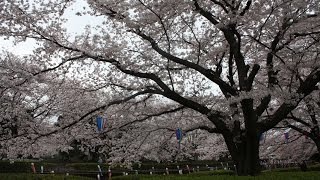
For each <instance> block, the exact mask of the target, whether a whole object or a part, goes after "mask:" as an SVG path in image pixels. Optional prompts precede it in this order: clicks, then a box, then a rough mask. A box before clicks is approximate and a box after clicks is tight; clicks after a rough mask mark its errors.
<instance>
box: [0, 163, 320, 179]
mask: <svg viewBox="0 0 320 180" xmlns="http://www.w3.org/2000/svg"><path fill="white" fill-rule="evenodd" d="M0 179H1V180H2V179H3V180H94V179H97V178H95V177H83V176H74V175H70V176H66V175H64V174H32V173H0ZM106 179H108V178H106V177H105V176H104V177H102V178H101V180H106ZM286 179H288V180H320V165H317V166H313V167H311V168H309V169H308V171H306V172H302V171H300V170H299V169H297V168H282V169H275V170H272V171H263V172H262V173H261V174H260V175H259V176H236V175H234V174H233V173H232V172H230V171H224V170H214V171H203V172H195V173H191V174H184V175H160V174H157V175H145V174H144V175H141V174H139V175H128V176H115V177H112V180H286Z"/></svg>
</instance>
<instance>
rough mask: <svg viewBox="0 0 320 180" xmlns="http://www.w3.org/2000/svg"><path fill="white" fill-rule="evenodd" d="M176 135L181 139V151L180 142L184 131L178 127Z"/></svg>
mask: <svg viewBox="0 0 320 180" xmlns="http://www.w3.org/2000/svg"><path fill="white" fill-rule="evenodd" d="M176 137H177V140H178V141H179V144H178V149H179V151H180V144H181V139H182V131H181V129H180V128H178V129H176Z"/></svg>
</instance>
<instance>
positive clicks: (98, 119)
mask: <svg viewBox="0 0 320 180" xmlns="http://www.w3.org/2000/svg"><path fill="white" fill-rule="evenodd" d="M103 124H104V123H103V119H102V117H99V116H98V117H97V127H98V131H102V130H103Z"/></svg>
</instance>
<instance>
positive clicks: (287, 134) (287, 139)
mask: <svg viewBox="0 0 320 180" xmlns="http://www.w3.org/2000/svg"><path fill="white" fill-rule="evenodd" d="M284 139H285V141H286V143H288V141H289V132H285V133H284Z"/></svg>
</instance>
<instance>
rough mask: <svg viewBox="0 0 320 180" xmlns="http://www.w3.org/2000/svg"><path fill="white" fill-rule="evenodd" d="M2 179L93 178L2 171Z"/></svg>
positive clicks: (57, 179)
mask: <svg viewBox="0 0 320 180" xmlns="http://www.w3.org/2000/svg"><path fill="white" fill-rule="evenodd" d="M0 179H1V180H92V178H86V177H80V176H65V175H57V174H30V173H29V174H28V173H18V174H14V173H0Z"/></svg>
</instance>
